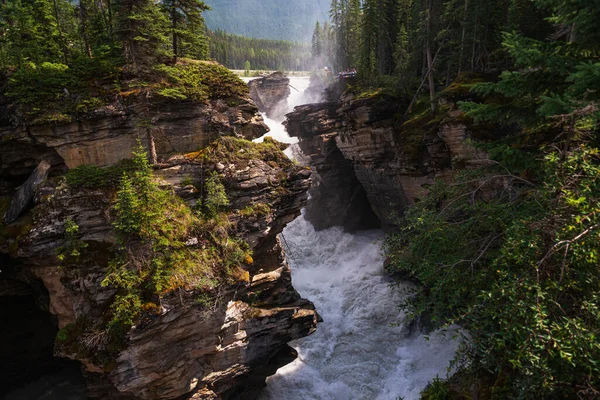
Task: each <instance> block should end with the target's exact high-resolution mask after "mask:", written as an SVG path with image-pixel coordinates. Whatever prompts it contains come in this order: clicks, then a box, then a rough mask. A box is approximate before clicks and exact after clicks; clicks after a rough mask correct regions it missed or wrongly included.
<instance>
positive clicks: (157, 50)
mask: <svg viewBox="0 0 600 400" xmlns="http://www.w3.org/2000/svg"><path fill="white" fill-rule="evenodd" d="M115 7H116V9H117V15H116V18H117V21H116V29H115V34H116V35H117V37H118V38H119V39H120V41H121V43H122V45H123V53H124V56H125V59H126V61H127V63H128V64H129V65H130V66H131V67H132V68H133V70H143V69H147V68H148V67H149V66H150V65H152V64H153V63H154V62H155V61H156V60H157V58H159V57H161V56H163V57H166V56H170V55H172V53H171V52H169V51H167V50H165V49H166V43H167V41H168V20H167V18H166V16H165V14H164V13H163V12H162V10H161V9H160V8H159V7H158V6H157V5H156V4H155V3H154V2H153V0H118V2H116V4H115Z"/></svg>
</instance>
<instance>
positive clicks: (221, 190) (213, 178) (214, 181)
mask: <svg viewBox="0 0 600 400" xmlns="http://www.w3.org/2000/svg"><path fill="white" fill-rule="evenodd" d="M204 191H205V193H204V196H203V211H204V213H205V215H206V216H207V217H209V218H210V217H214V216H216V215H217V214H218V213H219V212H221V211H224V210H225V208H226V207H227V206H228V205H229V199H227V193H225V186H223V183H221V178H220V176H219V174H217V173H216V172H213V173H211V174H210V176H209V177H208V179H206V181H205V182H204Z"/></svg>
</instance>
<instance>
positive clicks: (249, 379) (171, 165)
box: [0, 102, 317, 400]
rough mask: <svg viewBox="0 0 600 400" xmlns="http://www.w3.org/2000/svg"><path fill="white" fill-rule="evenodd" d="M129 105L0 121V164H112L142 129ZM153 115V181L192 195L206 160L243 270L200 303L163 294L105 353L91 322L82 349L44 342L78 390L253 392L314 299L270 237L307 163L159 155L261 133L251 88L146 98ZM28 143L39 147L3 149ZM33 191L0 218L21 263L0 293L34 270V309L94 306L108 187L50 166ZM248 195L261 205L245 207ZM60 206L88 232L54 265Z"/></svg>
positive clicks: (107, 229) (303, 197) (109, 394)
mask: <svg viewBox="0 0 600 400" xmlns="http://www.w3.org/2000/svg"><path fill="white" fill-rule="evenodd" d="M136 118H137V117H136V116H135V113H132V114H128V113H127V112H125V113H123V114H121V113H120V112H118V113H116V114H114V115H110V116H109V115H105V116H103V117H102V118H99V119H97V120H93V121H85V122H81V123H77V124H75V123H73V124H66V125H61V126H40V127H35V128H10V129H9V128H7V127H4V128H1V129H4V130H3V131H1V132H0V136H2V139H3V140H2V141H0V161H1V162H0V165H3V163H4V161H5V160H11V161H10V163H9V164H10V165H12V166H18V167H19V168H21V169H22V171H23V172H24V173H25V172H27V171H29V172H31V171H30V168H31V170H33V168H35V166H34V165H33V161H32V160H37V159H38V158H41V159H42V160H47V162H48V163H49V164H52V165H53V166H54V168H61V167H74V166H78V165H83V164H88V163H92V164H96V165H110V164H113V163H115V162H116V161H118V160H119V159H121V158H129V157H130V156H131V149H132V147H133V146H134V144H135V141H136V140H135V139H136V138H137V136H138V135H141V133H142V132H140V129H141V128H139V127H138V126H137V125H136V122H135V121H136ZM153 120H155V122H156V124H155V125H154V126H155V128H154V130H153V135H154V137H155V141H156V147H157V150H158V153H159V157H160V158H161V164H160V166H159V167H158V168H157V169H155V176H156V177H157V179H159V180H160V181H161V185H162V186H163V187H166V188H168V187H170V188H171V190H173V191H174V193H176V194H178V195H179V196H180V197H181V198H183V199H184V200H185V201H186V202H187V203H188V204H189V205H190V206H194V205H195V204H196V203H197V202H198V201H199V198H200V194H199V190H198V189H197V187H196V186H194V185H193V183H198V182H201V181H202V180H203V179H205V177H207V176H208V175H209V174H210V173H212V172H216V173H218V174H220V175H221V176H222V178H223V180H224V182H225V187H226V191H227V195H228V198H229V201H230V204H231V205H230V208H231V209H232V212H230V214H229V218H230V223H231V228H230V229H231V231H232V234H234V235H236V236H237V237H240V238H243V239H244V240H245V241H246V242H247V243H248V244H249V246H250V247H251V249H252V250H253V258H254V260H253V263H252V264H251V265H250V266H247V267H246V268H247V271H246V273H247V278H244V280H242V281H240V282H245V283H238V284H235V285H233V284H232V285H228V286H223V287H221V288H220V289H219V290H220V292H219V293H218V296H217V297H216V299H218V300H216V301H215V302H214V303H211V304H210V305H207V304H199V303H196V302H194V293H192V292H189V291H185V290H179V291H177V292H176V293H172V294H171V295H169V296H166V297H165V298H164V299H163V301H162V302H161V310H160V313H159V314H158V315H156V316H154V317H153V318H151V319H150V320H144V321H143V323H140V324H138V326H136V327H134V328H133V329H132V330H131V331H130V332H129V333H128V334H127V336H126V343H125V346H124V347H123V348H122V349H121V350H120V351H119V353H118V355H117V356H116V357H115V358H114V360H113V361H112V362H110V363H109V364H103V363H101V362H98V361H97V360H94V359H93V358H92V357H89V356H88V354H86V352H87V353H89V352H93V351H94V350H93V349H94V346H95V343H98V342H99V341H101V340H103V339H102V332H85V333H84V334H85V338H84V340H85V343H87V346H89V349H87V351H74V350H73V349H72V348H70V347H69V346H64V345H63V346H58V347H56V348H55V353H56V355H57V356H62V357H68V358H71V359H73V360H76V361H79V362H80V363H81V365H82V368H83V371H84V376H85V378H86V384H87V386H88V395H89V396H90V398H97V399H135V400H138V399H147V400H154V399H192V398H193V399H208V398H214V399H229V398H232V399H233V398H239V397H240V396H241V397H244V398H253V397H255V396H256V395H257V393H258V392H259V391H260V389H261V388H262V387H263V386H264V382H265V379H266V377H267V376H269V375H271V374H273V373H275V371H276V370H277V369H278V368H279V367H281V366H283V365H285V364H286V363H289V362H291V361H292V360H293V359H294V358H295V357H296V354H295V352H294V351H293V349H291V348H290V347H289V346H288V344H287V343H288V342H289V341H291V340H294V339H297V338H300V337H303V336H306V335H309V334H311V333H312V332H314V330H315V329H316V325H317V313H316V311H315V309H314V306H313V304H312V303H311V302H309V301H308V300H305V299H302V298H301V296H300V295H299V294H298V293H297V292H296V291H295V289H294V288H293V286H292V283H291V274H290V269H289V267H288V265H287V262H286V260H285V257H284V254H283V251H282V248H281V246H280V244H279V241H278V237H277V235H278V234H279V233H280V232H281V231H282V230H283V228H284V227H285V225H286V224H287V223H289V222H290V221H292V220H293V219H294V218H295V217H297V216H298V215H299V214H300V209H301V208H302V207H303V206H304V205H305V204H306V201H307V190H308V188H309V187H310V184H311V179H310V174H311V173H310V171H309V170H307V169H305V168H303V167H300V166H295V165H293V164H292V163H291V162H288V163H284V164H278V163H276V162H273V161H269V162H266V161H264V160H259V159H244V160H238V159H235V160H237V161H225V160H224V161H223V162H216V161H213V162H210V163H206V162H195V161H194V160H193V157H187V156H184V155H182V154H175V155H172V154H173V153H186V152H188V151H195V150H197V149H198V147H200V146H202V145H205V144H207V143H208V141H209V140H212V139H214V138H215V137H218V136H221V135H238V136H244V137H248V138H254V137H258V136H261V135H262V134H264V133H265V131H266V129H265V126H264V124H263V123H262V119H261V118H260V116H259V115H258V114H257V110H256V108H255V106H254V105H253V104H252V103H251V102H248V103H245V104H244V103H242V104H240V105H238V106H236V107H229V106H227V105H226V104H221V103H218V102H215V103H211V104H210V105H198V104H188V103H186V102H182V103H181V104H180V107H178V106H176V105H175V104H168V105H165V106H164V107H162V108H161V109H160V110H157V111H156V117H155V118H153ZM141 137H142V139H144V136H143V135H141ZM34 142H35V145H34V144H32V143H34ZM29 145H31V146H33V147H32V148H36V149H44V150H43V151H37V150H36V151H33V152H31V153H30V154H28V155H27V154H21V155H19V154H17V151H16V150H18V149H21V148H27V146H29ZM36 146H37V147H36ZM49 155H50V156H49ZM32 166H33V168H32ZM2 168H5V169H2V170H1V171H0V180H1V181H3V182H9V183H7V184H6V185H5V186H4V187H5V188H6V190H5V192H4V193H0V196H2V195H3V194H5V193H7V194H10V195H12V194H14V190H15V188H14V186H16V185H12V184H11V183H10V181H11V179H13V178H14V179H15V182H18V179H19V178H21V179H22V175H21V174H19V175H16V176H14V177H10V176H9V175H10V174H9V172H8V171H9V170H10V167H8V166H6V167H5V166H4V165H3V167H2ZM190 181H191V182H192V184H191V183H190ZM11 185H12V186H11ZM34 192H35V193H34V199H33V205H34V208H33V210H32V211H31V212H29V213H27V214H26V215H25V216H22V217H21V218H19V220H17V221H16V222H14V223H12V224H10V225H8V226H1V225H0V259H2V258H3V257H8V258H7V259H10V260H12V261H11V262H13V261H14V263H15V265H18V268H19V271H21V272H20V273H19V274H18V276H17V278H15V279H13V280H11V281H10V282H8V280H6V279H5V276H4V275H0V290H4V291H5V292H6V293H7V295H8V293H13V294H14V293H20V292H23V291H25V292H26V291H27V290H29V289H28V287H29V286H30V284H29V280H30V279H35V280H36V281H37V282H41V283H43V287H44V290H45V293H47V296H48V299H47V302H46V303H47V305H46V307H47V312H49V315H50V314H51V315H52V316H53V318H55V319H56V326H57V328H65V327H67V326H69V324H71V326H72V325H76V324H77V322H78V321H81V320H82V319H86V320H89V321H102V320H103V319H106V314H107V312H108V309H109V307H110V305H111V304H112V300H113V297H114V295H115V293H116V292H115V290H114V289H113V288H111V287H103V286H102V285H101V283H102V281H103V279H104V277H105V274H106V268H107V265H108V262H109V260H110V259H111V257H112V248H113V246H114V245H115V243H116V235H115V232H114V229H113V226H112V219H111V207H112V203H113V201H114V196H115V190H114V189H108V188H103V189H74V188H71V187H69V186H68V185H67V184H66V182H65V180H64V178H63V177H60V176H52V177H51V178H49V179H48V180H47V181H45V182H44V183H42V184H40V185H39V186H36V187H35V188H34ZM3 199H6V197H0V200H3ZM0 204H1V203H0ZM257 204H263V205H266V207H260V208H256V207H254V208H252V207H253V206H256V205H257ZM254 209H256V210H257V211H256V212H253V211H252V210H254ZM248 210H250V211H248ZM3 211H4V210H3ZM67 219H72V220H73V221H74V222H75V223H76V224H77V225H78V226H79V233H80V239H81V240H82V241H84V242H86V243H87V244H88V248H87V249H86V255H85V257H84V258H83V259H82V261H81V262H79V263H78V264H77V265H76V266H75V267H73V268H65V267H64V266H61V263H60V261H59V260H58V258H57V253H58V251H59V249H60V248H61V246H65V244H66V242H65V221H67ZM193 239H194V238H190V243H192V244H191V245H193V243H194V241H193ZM196 243H197V240H196ZM0 269H1V268H0ZM0 274H1V273H0ZM24 277H28V278H27V279H25V278H24ZM28 293H29V292H28Z"/></svg>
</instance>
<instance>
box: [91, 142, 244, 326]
mask: <svg viewBox="0 0 600 400" xmlns="http://www.w3.org/2000/svg"><path fill="white" fill-rule="evenodd" d="M133 164H134V165H135V170H134V172H132V173H129V174H128V173H124V174H123V176H122V178H121V183H120V188H119V191H118V192H117V199H116V203H115V205H114V207H113V211H114V222H113V226H114V227H115V229H116V231H117V232H118V233H119V244H118V246H117V249H116V255H115V257H114V258H113V259H112V260H111V261H110V263H109V266H108V270H107V274H106V277H105V278H104V281H103V282H102V285H103V286H111V287H114V288H116V289H117V290H118V291H117V294H116V296H115V298H114V301H113V304H112V306H111V319H110V321H109V322H108V328H109V330H110V331H111V332H112V333H113V334H114V335H116V336H122V335H124V334H125V333H126V332H127V331H128V330H129V329H130V327H131V326H132V325H134V324H136V322H137V321H138V320H139V318H141V316H142V315H143V314H144V304H148V303H156V302H158V301H159V299H160V298H161V297H163V296H168V295H169V293H171V292H173V291H174V290H176V289H178V288H185V289H186V290H193V291H196V292H198V293H199V294H200V293H204V295H203V296H210V295H211V293H213V292H214V290H215V289H216V287H217V286H218V285H223V284H229V283H235V282H237V279H238V277H239V276H241V275H240V272H239V271H240V270H241V268H240V267H241V266H242V265H243V264H244V263H245V259H246V257H247V256H248V254H249V249H248V247H247V245H246V244H245V243H243V242H241V241H238V240H235V239H233V238H230V237H229V235H228V232H227V228H228V220H227V217H226V216H224V215H223V214H219V211H221V210H222V209H223V207H224V206H226V204H227V197H226V195H225V192H224V190H223V186H222V184H220V182H219V180H218V177H216V176H211V177H210V178H209V179H208V180H207V183H206V185H205V186H206V187H207V190H208V196H207V200H208V203H209V205H208V206H207V208H208V209H210V210H211V211H212V213H211V215H210V217H209V216H207V215H205V217H206V218H205V219H200V218H198V217H197V216H195V215H194V213H193V212H192V210H190V208H189V207H188V206H187V205H186V204H185V203H184V202H183V201H182V200H181V199H180V198H178V197H177V196H175V195H174V194H173V193H171V191H169V190H165V189H161V188H160V187H159V186H158V184H157V183H156V182H155V181H154V179H153V174H152V168H151V166H150V164H149V162H148V159H147V157H146V154H145V152H144V151H143V149H142V148H141V147H140V148H139V149H138V150H136V151H135V152H134V159H133ZM192 238H196V239H198V240H195V241H191V242H190V239H192ZM193 243H195V244H193Z"/></svg>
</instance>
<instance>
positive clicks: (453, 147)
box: [284, 93, 488, 228]
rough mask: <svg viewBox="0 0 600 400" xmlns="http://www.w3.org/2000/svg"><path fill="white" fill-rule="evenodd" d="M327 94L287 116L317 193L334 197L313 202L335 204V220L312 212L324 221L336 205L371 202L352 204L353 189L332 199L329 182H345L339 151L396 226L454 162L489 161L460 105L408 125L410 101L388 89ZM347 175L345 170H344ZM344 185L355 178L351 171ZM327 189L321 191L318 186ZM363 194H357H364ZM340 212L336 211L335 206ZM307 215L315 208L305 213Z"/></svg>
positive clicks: (388, 223) (386, 223)
mask: <svg viewBox="0 0 600 400" xmlns="http://www.w3.org/2000/svg"><path fill="white" fill-rule="evenodd" d="M334 99H335V95H332V93H330V95H329V100H330V101H328V102H325V103H320V104H309V105H303V106H299V107H296V108H295V110H294V112H292V113H290V114H288V115H287V116H286V117H287V120H286V122H285V123H284V124H285V125H286V127H287V131H288V133H289V135H290V136H295V137H298V138H299V140H300V147H301V149H302V150H303V152H304V153H305V154H306V155H307V156H309V157H310V164H311V165H313V166H315V169H316V172H317V173H318V176H317V177H316V178H315V180H317V181H321V182H323V184H322V185H321V186H316V187H315V188H314V189H313V190H314V191H320V194H313V193H311V195H312V196H313V197H316V198H319V197H322V198H323V199H325V200H327V199H329V201H325V202H320V203H319V202H316V201H315V202H314V203H313V205H314V207H317V208H323V209H327V210H332V211H331V213H332V215H333V216H334V217H333V218H332V219H330V220H324V219H323V218H312V221H311V222H316V223H317V224H320V225H321V226H322V227H327V226H332V225H336V224H337V219H338V218H337V215H336V211H335V210H336V209H338V210H346V209H349V208H350V207H352V206H354V207H355V208H356V209H360V208H361V207H362V209H363V210H364V211H365V212H366V213H367V214H368V212H369V211H370V209H369V207H366V206H364V205H363V206H361V205H360V203H361V202H362V200H359V203H358V204H354V203H352V201H351V199H352V197H351V193H353V192H357V193H358V192H359V190H358V189H356V190H355V189H346V191H347V192H348V193H347V194H346V195H344V196H343V198H341V199H339V200H338V206H337V207H336V206H335V204H333V203H332V201H333V200H332V197H331V196H330V195H328V194H327V190H328V188H329V187H335V186H336V185H341V184H342V180H341V178H340V175H342V174H341V173H339V172H336V173H330V172H329V171H331V170H339V169H340V168H341V167H340V166H341V165H343V162H341V161H340V157H339V154H341V155H342V156H343V159H344V160H345V161H346V162H347V163H349V164H350V165H351V167H352V170H353V171H352V172H353V176H354V177H355V179H356V180H357V182H358V183H359V186H361V188H362V189H363V190H364V192H365V193H366V197H367V199H368V204H369V205H370V208H372V211H373V212H374V213H375V214H376V215H377V218H378V219H379V220H380V221H381V223H382V225H383V227H384V228H393V227H394V226H395V223H396V221H395V218H397V216H399V215H401V214H402V213H403V212H404V209H405V208H406V207H408V206H410V205H412V204H414V203H415V202H416V201H418V200H419V199H420V198H421V197H422V196H423V195H424V194H425V193H426V192H427V187H428V186H429V185H431V184H433V183H434V182H435V181H436V180H437V179H442V180H448V179H450V178H451V176H452V174H453V172H452V171H453V170H454V168H455V167H456V165H459V164H460V166H461V168H464V167H465V166H473V167H474V166H480V165H483V164H486V163H487V162H488V158H487V155H486V154H485V153H484V152H482V151H480V150H477V149H476V148H474V147H473V146H472V145H471V144H469V141H468V139H470V138H471V133H470V132H469V129H468V128H467V127H466V126H465V124H464V123H461V122H458V121H457V117H459V116H460V112H459V111H451V112H449V113H448V115H447V118H446V119H445V120H444V121H441V122H439V123H438V124H432V125H431V126H425V125H426V124H425V123H423V124H422V125H420V124H419V122H418V121H417V122H415V123H414V126H411V127H410V128H407V126H406V125H403V124H402V121H400V117H399V116H401V115H403V112H404V110H405V108H406V105H405V104H399V103H397V102H396V101H395V100H394V99H392V98H386V97H385V96H383V97H381V96H379V97H376V98H372V99H361V100H356V99H354V97H353V96H352V95H351V94H345V95H341V97H340V98H339V100H334ZM344 175H345V174H344ZM347 179H348V180H349V181H350V183H344V185H345V186H346V187H347V188H355V187H356V186H357V184H356V183H355V182H352V179H350V178H347ZM320 187H322V188H323V189H322V190H320V189H319V188H320ZM359 199H360V198H359ZM338 214H339V212H338ZM307 217H309V218H310V215H309V214H308V213H307Z"/></svg>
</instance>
